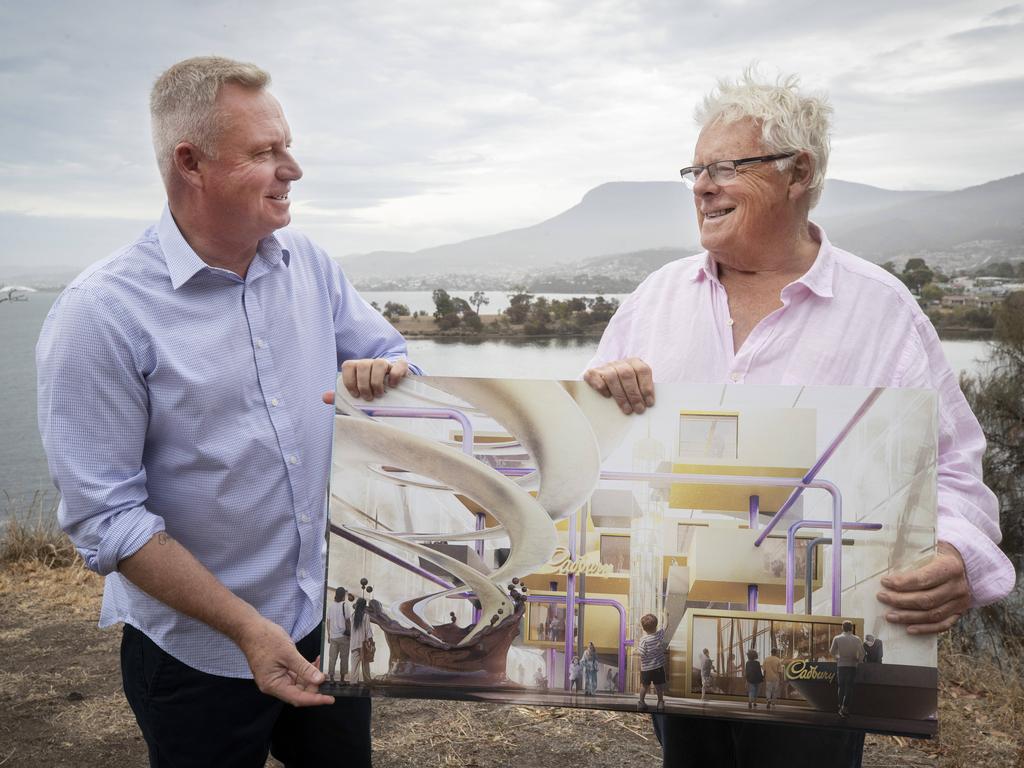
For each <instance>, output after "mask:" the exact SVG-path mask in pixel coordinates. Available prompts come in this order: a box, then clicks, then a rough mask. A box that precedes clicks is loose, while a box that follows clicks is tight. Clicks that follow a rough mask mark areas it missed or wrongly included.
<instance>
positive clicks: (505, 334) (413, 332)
mask: <svg viewBox="0 0 1024 768" xmlns="http://www.w3.org/2000/svg"><path fill="white" fill-rule="evenodd" d="M500 319H501V315H480V322H481V323H482V324H483V328H482V329H481V330H479V331H473V330H470V329H469V328H453V329H451V330H447V331H442V330H441V329H440V328H438V327H437V323H436V322H435V321H434V317H433V315H429V314H428V315H420V316H419V317H398V318H395V319H394V320H392V321H391V324H392V325H393V326H394V327H395V329H396V330H397V331H398V332H399V333H401V334H402V335H403V336H404V337H405V338H407V339H553V338H559V339H571V338H576V339H599V338H600V337H601V334H602V333H603V332H604V329H605V326H604V325H603V324H595V325H594V326H593V330H591V331H590V332H589V333H579V332H574V333H555V332H554V331H552V332H550V333H527V332H526V328H525V327H524V326H522V325H502V324H500V323H499V320H500Z"/></svg>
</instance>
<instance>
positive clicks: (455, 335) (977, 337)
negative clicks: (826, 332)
mask: <svg viewBox="0 0 1024 768" xmlns="http://www.w3.org/2000/svg"><path fill="white" fill-rule="evenodd" d="M500 318H501V315H497V314H495V315H480V321H481V322H482V323H483V329H482V330H480V331H472V330H470V329H468V328H453V329H451V330H447V331H442V330H441V329H439V328H438V327H437V323H436V322H435V321H434V317H433V315H430V314H426V315H420V316H419V317H399V318H395V319H394V320H392V321H391V324H392V325H393V326H394V327H395V329H396V330H397V331H398V332H399V333H401V334H402V335H403V336H404V337H405V338H407V339H453V340H454V339H462V340H471V339H477V340H480V339H486V340H494V339H556V338H557V339H599V338H601V334H602V333H604V329H605V325H603V324H601V323H596V324H595V325H594V326H592V328H591V329H590V331H589V332H587V333H579V332H573V333H556V332H554V331H552V332H550V333H527V332H526V329H525V328H524V326H522V325H511V326H510V325H501V324H499V322H498V321H499V319H500ZM936 331H937V332H938V334H939V338H940V339H942V340H943V341H991V340H992V338H993V331H992V330H991V329H989V328H936Z"/></svg>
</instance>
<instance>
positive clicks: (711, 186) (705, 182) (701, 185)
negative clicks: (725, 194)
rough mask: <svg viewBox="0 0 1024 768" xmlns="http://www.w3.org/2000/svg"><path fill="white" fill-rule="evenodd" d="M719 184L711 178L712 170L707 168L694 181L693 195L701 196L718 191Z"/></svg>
mask: <svg viewBox="0 0 1024 768" xmlns="http://www.w3.org/2000/svg"><path fill="white" fill-rule="evenodd" d="M717 191H718V185H717V184H715V182H714V181H713V180H712V179H711V171H709V170H708V169H707V168H705V169H704V170H703V171H701V174H700V176H698V177H697V178H696V179H695V180H694V182H693V196H694V197H701V196H702V195H706V194H708V193H709V192H717Z"/></svg>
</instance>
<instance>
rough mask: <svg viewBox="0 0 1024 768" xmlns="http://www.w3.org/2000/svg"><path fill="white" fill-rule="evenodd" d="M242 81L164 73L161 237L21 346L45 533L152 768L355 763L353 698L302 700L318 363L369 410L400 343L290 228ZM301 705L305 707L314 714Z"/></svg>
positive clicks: (132, 253) (310, 634)
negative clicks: (68, 554) (116, 627)
mask: <svg viewBox="0 0 1024 768" xmlns="http://www.w3.org/2000/svg"><path fill="white" fill-rule="evenodd" d="M269 83H270V77H269V75H268V74H267V73H266V72H264V71H263V70H262V69H260V68H259V67H256V66H254V65H252V64H245V63H241V62H237V61H231V60H229V59H223V58H217V57H202V58H194V59H188V60H186V61H182V62H179V63H178V64H175V65H174V66H172V67H171V68H170V69H168V70H167V71H166V72H164V73H163V74H162V75H161V76H160V77H159V78H158V79H157V81H156V84H155V85H154V87H153V91H152V97H151V105H150V106H151V113H152V124H153V144H154V147H155V150H156V156H157V163H158V165H159V168H160V173H161V176H162V177H163V182H164V186H165V188H166V191H167V205H166V206H165V208H164V211H163V215H162V216H161V218H160V221H159V222H158V223H157V224H155V225H153V226H151V227H150V228H149V229H147V230H146V231H145V232H144V233H143V234H142V236H141V237H139V239H138V240H136V241H135V242H134V243H132V244H130V245H128V246H126V247H125V248H123V249H121V250H119V251H117V252H116V253H114V254H113V255H111V256H110V257H108V258H107V259H105V260H103V261H100V262H98V263H96V264H94V265H93V266H92V267H90V268H88V269H87V270H86V271H85V272H83V273H82V274H81V275H80V276H79V277H77V278H76V279H75V280H74V281H73V282H72V283H71V284H70V285H69V286H68V287H67V289H66V290H65V291H64V292H63V293H62V294H61V295H60V297H58V299H57V301H56V302H55V304H54V306H53V309H52V310H51V311H50V314H49V316H48V317H47V320H46V323H45V324H44V326H43V330H42V333H41V335H40V338H39V344H38V347H37V364H38V376H39V424H40V431H41V433H42V437H43V442H44V445H45V447H46V450H47V456H48V459H49V463H50V471H51V474H52V476H53V479H54V482H55V484H56V485H57V487H58V488H59V489H60V492H61V495H62V501H61V506H60V510H59V519H60V522H61V525H62V526H63V528H64V530H66V531H67V532H68V534H69V535H70V536H71V538H72V540H73V541H74V542H75V545H76V546H77V548H78V551H79V552H80V553H81V555H82V557H83V559H84V560H85V563H86V565H87V566H88V567H89V568H91V569H93V570H95V571H97V572H99V573H101V574H103V575H104V576H106V580H105V587H104V596H103V608H102V612H101V615H100V624H101V626H110V625H111V624H114V623H116V622H124V630H123V638H122V644H121V670H122V676H123V682H124V690H125V695H126V697H127V699H128V702H129V704H130V705H131V707H132V709H133V710H134V712H135V716H136V719H137V720H138V723H139V727H140V729H141V730H142V734H143V736H144V737H145V740H146V744H147V746H148V748H149V757H150V763H151V764H152V765H161V766H162V765H189V766H200V765H209V766H263V765H264V764H265V762H266V759H267V754H268V752H272V753H273V754H274V756H275V757H277V758H278V759H279V760H281V761H282V762H284V763H285V764H286V765H288V766H306V765H314V764H315V765H332V764H342V763H343V764H344V765H346V766H368V765H370V732H369V723H370V705H369V700H368V699H362V698H348V699H339V700H338V702H335V701H334V699H333V698H331V697H329V696H323V695H321V694H320V693H318V690H317V688H318V685H319V684H320V683H321V682H322V681H323V679H324V676H323V674H322V673H320V672H319V671H318V670H317V668H316V666H314V664H313V663H312V662H313V661H315V659H316V657H317V652H318V649H319V647H320V631H321V630H320V624H321V618H322V616H323V584H324V581H323V579H324V564H323V543H324V539H323V537H324V530H325V527H326V520H325V515H326V504H325V490H326V480H327V475H328V470H329V465H330V450H331V436H332V431H333V420H332V409H331V408H329V407H327V405H326V404H325V402H324V401H329V400H330V399H331V397H330V396H328V395H327V394H324V393H325V392H328V391H333V389H334V386H335V380H336V377H337V373H338V370H339V368H340V369H341V371H342V378H343V382H344V385H345V386H346V388H347V389H348V390H349V391H350V392H351V393H352V394H353V396H357V397H363V398H365V399H367V400H370V399H373V397H374V396H377V395H381V394H383V392H384V390H385V388H386V387H387V386H394V385H396V384H397V383H398V382H399V380H400V379H401V378H402V377H403V376H405V374H406V373H407V372H408V371H409V370H410V366H409V364H408V363H407V362H406V360H405V352H406V348H405V343H404V340H403V339H402V338H401V336H400V335H398V334H397V333H396V332H395V331H394V330H393V329H392V328H391V326H390V325H389V324H388V323H387V322H386V321H385V320H384V319H383V318H382V317H381V316H380V315H379V314H378V313H377V312H375V311H374V310H373V309H372V308H371V307H370V306H369V305H368V304H366V302H365V301H363V300H362V299H361V298H360V297H359V296H358V294H357V293H356V292H355V290H354V289H353V288H352V286H351V285H350V284H349V283H348V281H347V280H346V279H345V277H344V275H343V274H342V272H341V269H340V268H339V267H338V265H337V264H336V263H335V262H334V261H333V260H331V259H330V258H328V256H327V254H326V253H325V252H324V251H323V250H322V249H320V248H319V247H317V246H316V245H315V244H314V243H312V242H311V241H310V240H309V239H308V238H306V237H305V236H303V235H302V234H300V233H298V232H296V231H294V230H292V229H289V228H287V227H288V224H289V222H290V220H291V217H290V213H289V206H290V201H289V196H290V191H291V186H292V184H293V183H294V182H296V181H298V180H299V179H300V178H301V177H302V170H301V168H300V167H299V164H298V162H297V161H296V159H295V157H294V155H293V154H292V151H291V141H292V137H291V132H290V129H289V127H288V123H287V121H286V120H285V117H284V113H283V112H282V110H281V106H280V104H279V103H278V102H277V100H276V99H275V98H274V97H273V96H272V95H271V94H270V92H269V91H268V90H267V86H268V85H269ZM314 705H321V706H314Z"/></svg>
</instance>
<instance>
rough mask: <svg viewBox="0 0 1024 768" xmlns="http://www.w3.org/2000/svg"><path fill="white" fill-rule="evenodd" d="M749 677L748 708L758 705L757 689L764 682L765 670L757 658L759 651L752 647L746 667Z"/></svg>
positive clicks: (745, 670) (747, 676)
mask: <svg viewBox="0 0 1024 768" xmlns="http://www.w3.org/2000/svg"><path fill="white" fill-rule="evenodd" d="M744 672H745V674H746V678H747V709H755V708H756V707H757V690H758V688H760V687H761V683H763V682H764V670H762V669H761V662H759V661H758V660H757V651H755V650H754V649H753V648H751V649H750V650H749V651H747V664H746V668H745V669H744Z"/></svg>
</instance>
